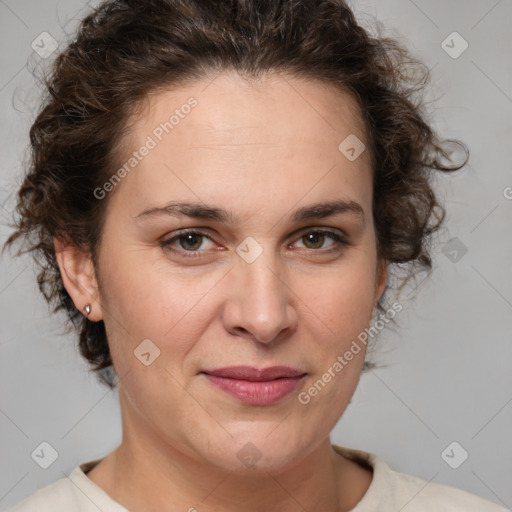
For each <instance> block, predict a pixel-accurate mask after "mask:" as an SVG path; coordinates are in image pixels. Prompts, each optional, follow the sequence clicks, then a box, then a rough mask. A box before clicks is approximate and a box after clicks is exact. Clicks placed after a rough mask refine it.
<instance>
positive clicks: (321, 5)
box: [3, 0, 463, 388]
mask: <svg viewBox="0 0 512 512" xmlns="http://www.w3.org/2000/svg"><path fill="white" fill-rule="evenodd" d="M227 69H230V70H235V71H237V72H238V73H239V74H240V75H245V76H247V77H257V76H258V75H261V74H263V73H266V72H268V71H285V72H289V73H291V74H292V76H296V77H299V78H300V77H303V78H310V79H315V80H320V81H322V82H324V83H328V84H332V85H335V86H336V87H338V88H339V89H340V90H342V91H345V92H348V93H349V94H351V96H352V97H353V98H354V99H355V100H356V101H357V103H358V104H359V107H360V111H361V115H362V117H363V120H364V122H365V125H366V129H367V135H368V141H369V148H368V149H369V151H370V155H371V161H372V167H373V217H374V222H375V228H376V244H377V250H378V255H379V257H381V258H384V259H385V260H386V261H387V263H388V265H390V264H395V265H394V268H395V269H399V268H400V269H401V270H402V271H403V265H404V264H405V265H406V268H407V273H406V275H405V276H402V277H401V278H400V282H401V283H402V284H401V285H400V286H399V287H398V288H401V287H402V286H403V284H405V282H406V281H407V280H408V279H409V278H410V277H411V276H413V275H416V274H417V272H418V271H420V270H426V271H427V272H430V270H431V268H432V260H431V256H430V254H429V244H430V237H431V235H432V234H433V233H434V232H435V231H436V230H437V229H438V228H439V227H440V225H441V223H442V221H443V219H444V216H445V210H444V208H443V207H442V206H441V205H440V204H439V202H438V200H437V198H436V195H435V193H434V191H433V188H432V182H431V174H432V172H431V171H432V170H433V169H441V170H448V169H450V170H452V169H453V167H451V168H449V167H446V166H443V160H444V161H445V162H446V160H447V159H449V157H448V154H447V153H446V152H445V151H444V150H443V148H442V143H441V141H440V140H439V139H438V137H437V135H436V134H435V132H434V131H433V129H432V128H431V127H430V126H429V124H428V122H427V121H426V114H425V112H424V103H423V100H422V99H421V94H419V93H421V92H422V91H423V89H424V86H425V84H426V83H427V81H428V78H429V72H428V69H427V68H426V67H424V66H423V65H422V64H421V63H420V62H419V61H417V60H416V59H414V58H413V57H412V56H411V55H410V53H409V51H408V50H406V49H405V48H403V47H402V46H400V45H399V44H398V43H397V42H396V41H395V40H394V39H390V38H384V37H376V36H371V35H370V34H369V32H367V31H366V30H365V29H363V28H362V27H361V26H359V25H358V23H357V22H356V19H355V17H354V15H353V13H352V11H351V10H350V8H349V7H348V6H347V5H346V4H345V3H344V2H343V1H342V0H300V1H297V0H223V1H204V0H203V1H202V0H110V1H106V2H104V3H102V4H101V5H100V6H99V7H97V8H96V9H95V10H94V11H93V12H92V13H91V14H89V15H87V16H86V17H85V18H84V19H83V20H82V22H81V24H80V26H79V28H78V33H77V35H76V37H75V38H74V39H73V41H72V42H71V43H70V44H69V45H68V46H67V47H66V48H65V49H64V51H62V52H61V53H60V54H59V55H58V56H57V58H56V60H55V61H54V62H53V64H52V67H51V69H50V73H49V75H48V77H47V78H46V80H45V91H46V95H45V99H44V101H43V103H42V106H41V110H40V112H39V114H38V116H37V118H36V120H35V122H34V123H33V125H32V127H31V130H30V145H31V161H30V168H29V169H28V173H27V174H26V176H25V178H24V182H23V184H22V186H21V187H20V189H19V191H18V194H17V201H18V202H17V206H16V213H17V214H18V218H17V220H16V221H15V224H14V225H13V227H14V228H16V230H15V232H13V233H12V234H11V236H10V237H9V238H8V239H7V241H6V242H5V244H4V247H3V249H5V248H6V246H9V245H11V244H12V243H13V242H14V241H15V240H16V239H18V238H19V237H22V238H24V239H25V241H26V242H27V243H28V246H27V247H26V248H25V250H21V249H20V250H19V251H18V253H17V255H20V254H22V253H26V252H32V255H33V257H34V259H35V261H36V263H37V264H38V265H39V267H40V272H39V274H38V285H39V289H40V290H41V292H42V293H43V295H44V297H45V299H46V300H47V301H48V303H49V304H50V305H53V306H54V309H53V312H56V311H58V310H59V309H64V310H65V311H66V313H67V317H68V318H69V320H70V328H74V329H76V331H77V332H79V348H80V353H81V354H82V356H83V357H85V358H86V359H87V360H88V361H89V363H90V364H91V365H92V367H93V370H94V371H95V372H97V376H98V378H99V380H100V381H101V382H103V383H105V384H107V385H108V386H109V387H110V388H113V387H115V385H116V383H115V381H114V378H115V375H114V374H113V370H112V360H111V357H110V351H109V346H108V341H107V335H106V331H105V325H104V323H103V321H99V322H92V321H90V320H87V319H86V318H85V317H84V316H83V315H82V314H81V312H80V311H78V310H77V308H76V307H75V305H74V303H73V301H72V300H71V297H70V295H69V294H68V292H67V290H66V289H65V287H64V285H63V281H62V278H61V275H60V271H59V267H58V264H57V260H56V256H55V248H54V238H60V239H64V240H66V241H67V242H69V243H73V244H75V245H76V246H77V247H80V248H84V249H87V250H88V251H89V252H90V254H91V258H92V261H93V262H94V264H95V267H96V268H97V261H98V249H99V243H100V240H101V233H102V227H103V222H104V220H105V208H106V206H107V204H108V203H107V200H104V201H103V200H98V199H97V198H96V196H95V195H94V193H93V191H94V190H95V189H96V188H97V187H101V185H102V184H103V183H105V181H106V179H108V176H109V175H111V170H112V169H113V168H117V167H118V164H119V162H120V161H122V160H120V158H119V157H120V154H121V152H122V148H121V142H122V140H123V135H126V133H127V131H128V127H127V122H126V121H127V120H128V119H129V118H130V116H131V115H132V114H133V113H134V112H135V109H136V107H137V105H138V104H140V102H141V100H143V99H144V98H145V97H147V95H148V93H150V92H151V93H152V92H155V91H158V90H161V89H162V90H163V89H164V88H169V87H172V86H175V85H178V84H186V83H187V81H191V80H196V79H201V78H204V77H206V76H209V75H210V74H211V73H212V72H221V71H223V70H227ZM411 70H413V71H414V73H411ZM418 70H419V71H420V72H419V74H418V73H417V71H418ZM120 141H121V142H120ZM462 165H463V164H462ZM462 165H461V166H462ZM461 166H459V167H456V168H460V167H461ZM397 275H398V273H397ZM389 286H390V284H389V280H388V283H387V287H386V289H388V288H389ZM382 300H383V298H381V300H380V301H379V304H378V308H379V309H380V310H381V311H382V310H383V307H382Z"/></svg>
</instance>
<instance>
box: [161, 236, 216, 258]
mask: <svg viewBox="0 0 512 512" xmlns="http://www.w3.org/2000/svg"><path fill="white" fill-rule="evenodd" d="M205 240H206V241H209V242H211V243H212V244H213V243H214V242H213V240H212V239H211V238H210V237H209V236H208V235H206V234H205V233H202V232H201V231H186V232H182V233H178V234H177V235H175V236H173V237H172V238H169V239H167V240H163V241H162V242H161V243H160V245H161V246H162V247H164V248H167V249H168V250H170V251H173V252H176V253H180V254H181V255H183V256H201V255H202V254H203V253H204V252H206V250H207V249H208V247H203V246H204V242H205ZM176 243H178V245H175V244H176ZM201 247H203V249H201V250H199V249H200V248H201ZM210 248H211V247H210ZM187 253H188V254H187ZM193 253H195V254H193Z"/></svg>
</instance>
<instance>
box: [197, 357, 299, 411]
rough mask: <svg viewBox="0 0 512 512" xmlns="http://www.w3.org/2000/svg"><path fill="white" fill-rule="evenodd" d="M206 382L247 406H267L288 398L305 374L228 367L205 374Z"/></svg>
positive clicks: (282, 368)
mask: <svg viewBox="0 0 512 512" xmlns="http://www.w3.org/2000/svg"><path fill="white" fill-rule="evenodd" d="M202 373H204V374H206V377H207V378H208V380H209V381H210V382H211V383H212V384H214V385H215V386H217V387H219V388H220V389H221V390H223V391H224V392H226V393H227V394H229V395H231V396H232V397H234V398H237V399H238V400H240V401H241V402H244V403H247V404H251V405H269V404H273V403H276V402H278V401H279V400H281V399H282V398H284V397H285V396H287V395H288V394H290V393H291V392H292V391H293V390H294V389H295V388H296V387H297V386H298V385H299V383H300V381H301V380H302V378H303V377H304V376H305V373H304V372H302V371H299V370H296V369H294V368H290V367H288V366H272V367H269V368H264V369H262V370H259V369H257V368H253V367H250V366H231V367H228V368H217V369H215V370H206V371H204V372H202Z"/></svg>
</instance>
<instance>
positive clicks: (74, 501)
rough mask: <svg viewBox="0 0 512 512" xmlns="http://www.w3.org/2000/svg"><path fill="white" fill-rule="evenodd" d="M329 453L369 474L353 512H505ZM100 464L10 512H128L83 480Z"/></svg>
mask: <svg viewBox="0 0 512 512" xmlns="http://www.w3.org/2000/svg"><path fill="white" fill-rule="evenodd" d="M333 448H334V449H335V450H336V451H337V452H338V453H341V454H342V455H344V456H346V457H348V458H350V459H352V460H354V461H356V462H358V463H359V464H361V465H362V466H369V467H371V468H372V469H373V479H372V482H371V484H370V487H369V488H368V489H367V491H366V493H365V495H364V496H363V498H362V499H361V501H360V502H359V503H358V504H357V505H356V506H355V507H354V508H353V509H352V510H351V512H398V511H401V510H403V512H434V511H435V512H508V511H507V509H506V508H503V507H501V506H499V505H496V504H495V503H492V502H491V501H488V500H485V499H483V498H480V497H479V496H476V495H475V494H471V493H469V492H466V491H463V490H460V489H457V488H455V487H451V486H448V485H443V484H439V483H436V482H427V481H426V480H423V479H421V478H419V477H416V476H413V475H409V474H406V473H401V472H399V471H395V470H394V469H391V467H389V466H388V465H387V464H386V463H385V462H384V460H382V459H381V458H380V457H379V456H377V455H375V454H373V453H369V452H364V451H360V450H353V449H349V448H345V447H340V446H336V445H333ZM100 460H101V459H97V460H93V461H89V462H84V463H83V464H80V465H79V466H77V467H76V468H75V469H74V470H73V471H72V472H71V473H70V475H69V477H66V478H61V479H59V480H57V481H55V482H53V483H52V484H50V485H47V486H46V487H43V488H41V489H39V490H38V491H36V492H35V493H33V494H32V495H30V496H28V497H27V498H25V499H24V500H22V501H20V502H19V503H18V504H17V505H16V506H15V507H14V508H12V509H10V510H9V511H8V512H75V511H76V512H98V510H101V511H102V512H128V509H126V508H125V507H123V506H122V505H120V504H119V503H117V502H116V501H114V500H113V499H112V498H111V497H110V496H109V495H108V494H107V493H106V492H105V491H103V489H101V488H100V487H99V486H97V485H96V484H95V483H94V482H93V481H92V480H89V478H88V477H87V475H86V474H85V473H86V472H87V471H89V470H91V469H92V468H93V467H94V466H95V465H96V464H98V463H99V462H100ZM406 505H407V506H406ZM315 512H316V511H315Z"/></svg>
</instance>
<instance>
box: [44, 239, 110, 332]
mask: <svg viewBox="0 0 512 512" xmlns="http://www.w3.org/2000/svg"><path fill="white" fill-rule="evenodd" d="M53 245H54V247H55V256H56V258H57V263H58V265H59V269H60V274H61V277H62V281H63V283H64V287H65V288H66V290H67V292H68V293H69V295H70V297H71V299H72V300H73V302H74V303H75V306H76V307H77V309H78V310H79V311H80V312H82V314H84V316H87V318H88V319H89V320H92V321H93V322H97V321H99V320H102V319H103V313H102V310H101V303H100V298H99V290H98V282H97V280H96V273H95V271H94V265H93V263H92V259H91V256H90V253H89V252H88V251H83V250H81V249H79V248H78V247H76V246H75V245H74V244H71V243H68V242H66V241H64V240H62V239H58V238H54V239H53ZM87 304H89V305H90V306H91V312H90V314H89V315H87V314H86V313H85V310H84V308H85V306H86V305H87Z"/></svg>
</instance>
